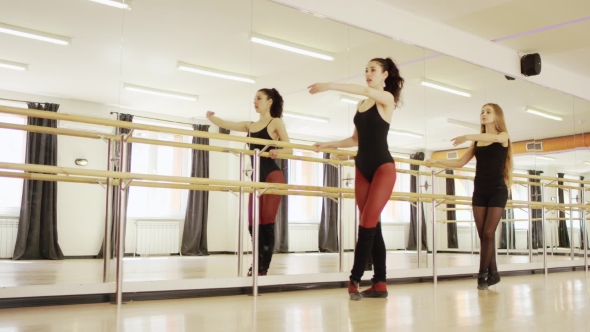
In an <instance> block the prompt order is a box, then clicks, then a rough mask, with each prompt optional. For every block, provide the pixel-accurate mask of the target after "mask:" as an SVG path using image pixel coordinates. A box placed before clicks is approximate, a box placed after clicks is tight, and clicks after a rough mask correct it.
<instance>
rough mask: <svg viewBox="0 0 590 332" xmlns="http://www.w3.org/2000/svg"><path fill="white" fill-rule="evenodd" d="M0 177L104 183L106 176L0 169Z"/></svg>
mask: <svg viewBox="0 0 590 332" xmlns="http://www.w3.org/2000/svg"><path fill="white" fill-rule="evenodd" d="M0 177H6V178H13V179H25V180H38V181H57V182H72V183H90V184H97V183H103V184H106V177H103V178H101V177H83V176H68V175H53V174H41V173H23V172H2V171H0Z"/></svg>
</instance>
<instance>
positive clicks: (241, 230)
mask: <svg viewBox="0 0 590 332" xmlns="http://www.w3.org/2000/svg"><path fill="white" fill-rule="evenodd" d="M239 179H240V182H243V181H244V153H243V152H240V176H239ZM243 238H244V187H240V193H239V195H238V277H241V276H242V270H243V261H244V244H243V242H242V240H243Z"/></svg>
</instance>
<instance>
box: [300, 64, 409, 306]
mask: <svg viewBox="0 0 590 332" xmlns="http://www.w3.org/2000/svg"><path fill="white" fill-rule="evenodd" d="M365 80H366V82H367V85H368V86H361V85H353V84H338V83H317V84H313V85H311V86H310V87H309V88H310V91H309V92H310V93H311V94H315V93H319V92H324V91H328V90H336V91H342V92H346V93H351V94H355V95H363V96H366V97H368V99H367V100H364V101H363V102H359V104H358V106H357V113H356V115H355V116H354V125H355V129H354V133H353V135H352V137H349V138H347V139H344V140H342V141H336V142H327V143H316V144H315V146H316V148H317V149H318V150H319V149H320V148H349V147H354V146H358V153H357V155H356V157H355V165H356V176H355V187H354V191H355V198H356V203H357V205H358V208H359V211H360V226H359V231H358V240H357V243H356V248H355V251H354V264H353V267H352V271H351V274H350V282H349V283H348V294H349V296H350V299H351V300H360V299H362V297H387V284H386V282H385V281H386V278H385V272H386V267H385V262H386V251H385V242H384V241H383V234H382V232H381V223H380V222H379V219H380V217H381V212H382V211H383V208H384V207H385V204H387V202H388V201H389V198H390V197H391V192H392V191H393V186H394V185H395V179H396V170H395V163H394V161H393V158H392V157H391V153H390V152H389V147H388V145H387V134H388V132H389V124H390V123H391V118H392V115H393V110H394V109H395V108H396V106H397V103H398V101H399V98H400V93H401V90H402V87H403V85H404V79H403V78H402V77H401V76H400V74H399V70H398V68H397V66H396V65H395V63H394V62H393V61H392V60H391V59H390V58H387V59H382V58H376V59H373V60H371V61H369V63H368V64H367V67H366V69H365ZM369 257H371V258H372V259H373V267H374V270H375V273H374V276H373V279H372V280H371V281H372V282H373V285H372V286H371V288H369V289H367V290H365V291H363V292H362V293H359V290H358V285H359V283H360V281H361V277H362V276H363V273H364V271H365V267H366V266H367V261H368V260H369Z"/></svg>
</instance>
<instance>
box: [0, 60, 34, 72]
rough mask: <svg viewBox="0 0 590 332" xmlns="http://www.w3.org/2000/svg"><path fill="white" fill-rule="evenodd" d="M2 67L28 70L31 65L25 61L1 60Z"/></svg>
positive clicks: (0, 65)
mask: <svg viewBox="0 0 590 332" xmlns="http://www.w3.org/2000/svg"><path fill="white" fill-rule="evenodd" d="M0 68H6V69H13V70H20V71H26V70H27V69H29V66H28V65H26V64H24V63H18V62H12V61H5V60H0Z"/></svg>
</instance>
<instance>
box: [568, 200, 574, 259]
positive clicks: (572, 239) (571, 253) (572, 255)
mask: <svg viewBox="0 0 590 332" xmlns="http://www.w3.org/2000/svg"><path fill="white" fill-rule="evenodd" d="M568 195H569V196H570V204H573V202H572V191H571V190H570V189H568ZM574 243H575V241H574V210H573V208H571V207H570V247H571V249H570V257H571V260H572V261H573V260H574V258H575V253H574Z"/></svg>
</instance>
